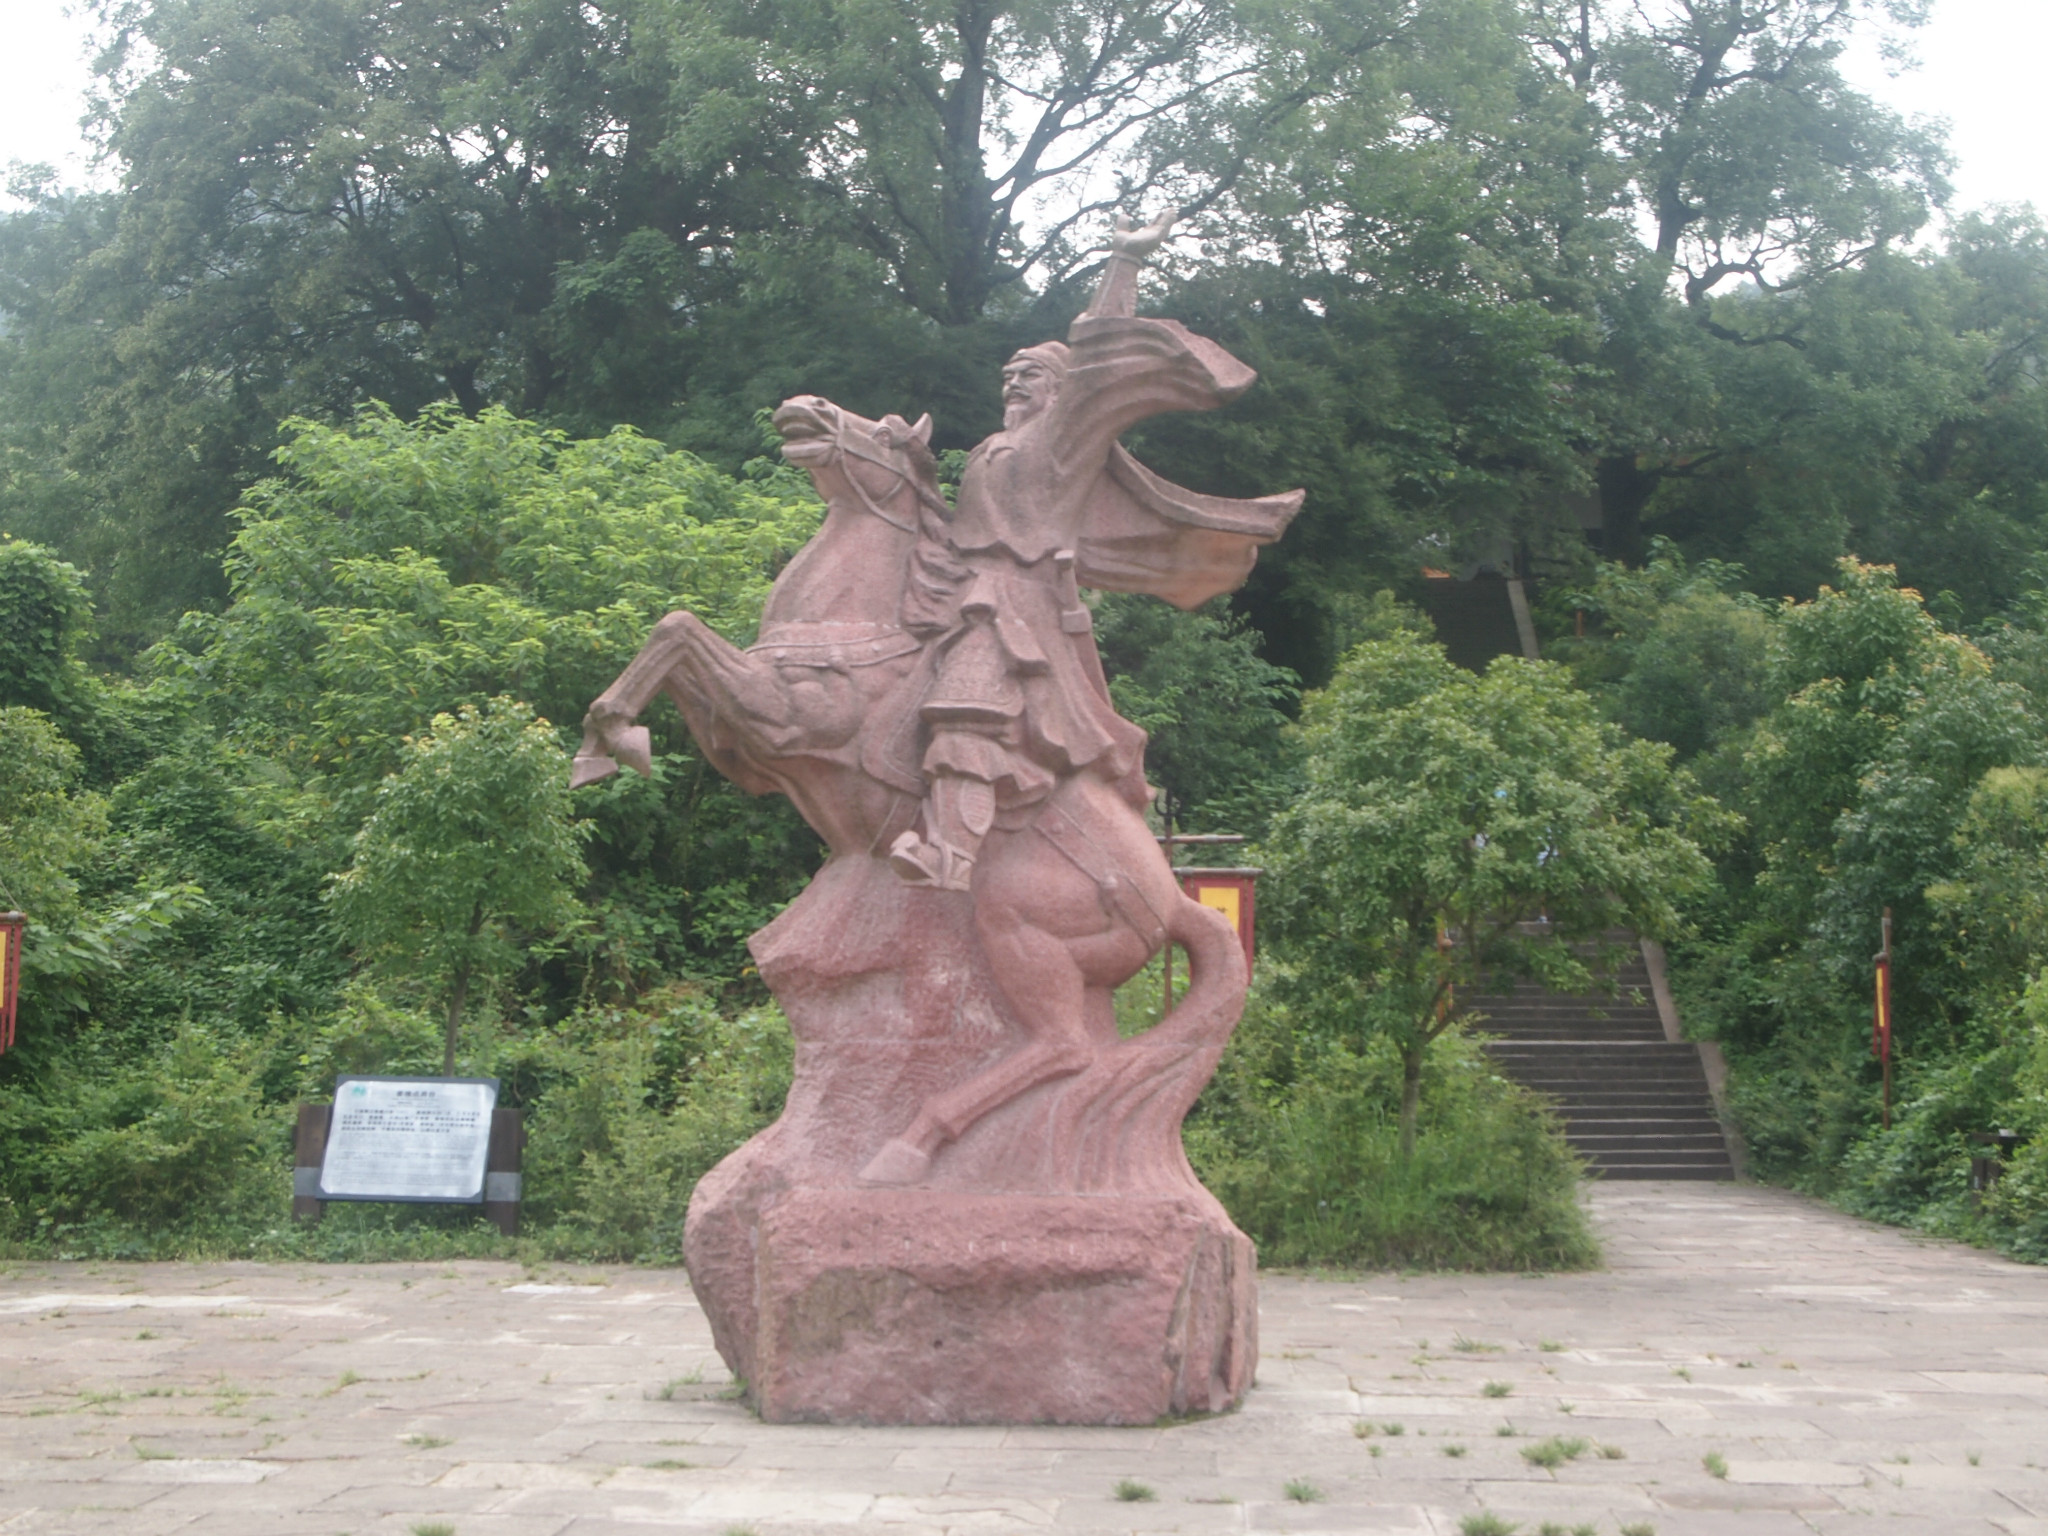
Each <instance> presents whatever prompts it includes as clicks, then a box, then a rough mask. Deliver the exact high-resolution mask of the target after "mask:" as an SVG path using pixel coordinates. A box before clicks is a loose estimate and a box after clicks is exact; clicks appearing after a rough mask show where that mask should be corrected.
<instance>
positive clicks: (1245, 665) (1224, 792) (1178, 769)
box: [1095, 593, 1299, 836]
mask: <svg viewBox="0 0 2048 1536" xmlns="http://www.w3.org/2000/svg"><path fill="white" fill-rule="evenodd" d="M1095 636H1096V642H1097V644H1098V645H1099V646H1100V647H1101V650H1102V663H1103V667H1104V669H1105V670H1106V671H1107V672H1108V673H1109V677H1110V683H1109V687H1110V693H1111V695H1112V696H1113V697H1114V698H1115V700H1116V705H1117V709H1118V710H1119V711H1120V712H1121V713H1122V714H1123V716H1124V717H1125V718H1126V719H1128V720H1130V721H1131V722H1133V723H1134V724H1136V725H1139V726H1141V727H1143V728H1144V730H1145V731H1146V732H1147V733H1148V735H1149V736H1150V738H1151V739H1150V740H1149V741H1148V742H1147V743H1146V745H1145V773H1146V777H1147V778H1149V779H1150V780H1151V781H1152V782H1153V783H1154V784H1156V785H1157V786H1158V788H1159V800H1158V802H1157V806H1158V810H1159V814H1160V816H1161V817H1162V818H1163V819H1164V820H1165V822H1166V825H1167V827H1168V830H1173V829H1175V828H1178V829H1179V830H1181V831H1184V832H1249V833H1250V834H1251V835H1253V836H1256V835H1257V834H1258V832H1259V831H1260V830H1261V829H1262V828H1263V826H1264V824H1265V822H1266V820H1267V818H1268V817H1270V816H1271V815H1272V814H1273V812H1274V811H1275V810H1276V809H1278V807H1279V806H1280V805H1281V804H1282V803H1283V802H1284V801H1285V799H1286V797H1287V794H1288V792H1289V790H1290V789H1291V788H1292V786H1293V780H1294V773H1293V768H1294V764H1293V759H1292V754H1291V752H1290V749H1289V744H1288V742H1287V739H1286V738H1285V736H1284V734H1283V732H1284V728H1285V727H1286V725H1287V723H1288V716H1287V711H1288V709H1289V707H1290V706H1291V705H1293V703H1294V702H1295V700H1296V698H1297V697H1298V696H1299V690H1298V688H1297V686H1296V680H1295V677H1294V675H1293V674H1292V673H1291V672H1288V671H1286V670H1285V669H1284V668H1280V667H1275V666H1273V665H1271V664H1270V663H1268V662H1266V661H1264V660H1262V659H1261V658H1260V656H1259V654H1258V650H1257V644H1258V636H1257V634H1256V633H1254V632H1253V631H1252V630H1250V629H1249V628H1248V627H1247V626H1246V625H1245V623H1244V621H1243V620H1242V619H1239V618H1236V617H1234V616H1233V615H1231V613H1230V612H1229V610H1228V609H1227V608H1225V607H1223V605H1222V604H1220V603H1218V604H1214V605H1211V606H1209V607H1204V608H1201V609H1198V610H1197V611H1196V612H1194V613H1181V612H1179V611H1178V610H1176V609H1173V608H1170V607H1168V606H1167V605H1166V604H1164V603H1161V602H1155V601H1152V600H1150V599H1147V598H1134V597H1129V596H1125V595H1121V594H1117V593H1107V594H1105V595H1104V596H1103V598H1102V600H1101V601H1100V602H1099V603H1098V604H1097V605H1096V609H1095Z"/></svg>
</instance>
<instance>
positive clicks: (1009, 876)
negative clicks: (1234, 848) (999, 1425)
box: [574, 396, 1244, 1184]
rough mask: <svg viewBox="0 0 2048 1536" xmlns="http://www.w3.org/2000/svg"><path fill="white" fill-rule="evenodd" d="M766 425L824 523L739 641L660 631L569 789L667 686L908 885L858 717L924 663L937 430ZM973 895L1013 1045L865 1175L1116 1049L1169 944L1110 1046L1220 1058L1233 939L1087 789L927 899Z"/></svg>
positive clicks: (591, 777) (917, 1164)
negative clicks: (1179, 972) (906, 624)
mask: <svg viewBox="0 0 2048 1536" xmlns="http://www.w3.org/2000/svg"><path fill="white" fill-rule="evenodd" d="M774 420H775V424H776V426H777V428H778V429H779V430H780V431H781V432H782V434H783V439H784V445H783V453H784V455H785V456H786V457H787V458H788V459H789V460H790V461H791V462H792V463H795V464H798V465H801V466H802V467H804V468H805V469H807V470H808V471H809V472H810V474H811V477H812V482H813V484H814V485H815V486H816V487H817V489H818V491H819V494H820V495H821V496H823V497H824V499H825V502H826V508H827V510H826V515H825V520H824V524H823V526H822V527H821V528H820V529H819V531H818V533H817V535H816V536H815V537H814V538H813V539H812V540H811V541H810V542H809V543H808V544H806V545H805V546H804V548H803V550H802V551H800V552H799V553H798V555H797V556H796V558H795V559H794V560H792V561H791V562H790V564H789V566H788V567H787V568H786V569H785V570H784V571H783V572H782V574H781V576H780V577H779V578H778V579H777V581H776V583H775V585H774V588H773V591H772V592H771V594H770V596H769V599H768V602H767V605H766V606H765V608H764V610H763V614H762V623H761V631H760V638H759V639H758V640H757V641H756V643H755V644H754V645H753V646H751V647H750V648H748V649H746V650H740V649H738V648H737V647H735V646H733V645H731V644H730V643H729V642H727V641H726V640H724V639H723V638H722V637H720V636H719V635H718V634H717V633H715V632H714V631H713V630H711V629H710V628H709V627H708V626H706V625H705V624H704V623H703V622H702V621H701V620H700V619H698V618H697V617H696V616H695V615H694V614H690V613H687V612H677V613H672V614H670V615H669V616H668V617H667V618H665V619H663V620H662V621H661V622H660V623H659V624H658V625H656V627H655V630H654V634H653V636H652V637H651V638H650V639H649V640H648V642H647V644H646V645H645V646H644V647H643V648H642V650H641V652H640V654H639V655H638V656H636V657H635V658H634V660H633V661H632V663H631V664H630V665H629V666H628V667H627V668H626V670H625V671H624V672H623V673H622V674H620V676H619V678H618V679H617V680H616V681H615V682H614V683H613V684H612V686H611V687H610V688H608V689H607V690H606V691H605V692H604V694H603V695H601V696H600V697H599V698H598V700H597V701H596V702H595V703H594V704H592V706H591V708H590V712H589V714H588V716H587V717H586V720H585V738H584V745H583V749H582V750H581V751H580V752H579V754H578V756H577V761H576V771H575V778H574V782H575V783H576V784H578V785H581V784H586V783H590V782H593V781H595V780H597V779H599V778H603V777H605V776H607V775H608V774H610V773H613V772H616V771H617V768H618V766H619V764H621V763H624V764H626V765H629V766H632V767H634V768H636V769H638V770H639V771H641V772H643V773H644V772H647V771H648V768H649V763H648V759H647V751H648V746H647V742H648V737H647V732H646V728H645V727H642V726H637V725H635V724H634V723H633V722H634V721H635V720H636V719H637V717H638V716H639V714H640V713H641V711H642V710H644V709H645V708H646V707H647V706H648V705H649V704H650V703H651V702H652V701H653V699H654V698H655V696H656V695H657V694H666V695H667V696H668V697H669V698H670V699H672V700H673V701H674V702H675V703H676V705H677V706H678V707H679V708H680V710H681V711H682V714H683V717H684V719H685V720H686V722H687V723H688V725H689V727H690V730H691V733H692V735H693V736H694V737H695V738H696V740H697V742H698V744H699V746H700V747H701V748H702V750H703V751H704V753H705V755H706V757H707V758H708V759H709V760H710V761H711V762H712V763H713V764H714V765H715V766H716V767H718V768H719V770H720V771H721V772H723V773H725V774H726V775H727V776H728V777H729V778H731V779H732V780H733V781H734V782H735V783H737V784H739V785H740V786H741V787H742V788H745V789H747V790H749V791H751V792H754V793H766V792H770V791H774V792H780V793H783V794H786V795H788V796H789V797H790V799H791V800H792V801H793V802H794V803H795V804H796V806H797V807H798V809H799V810H800V811H801V812H802V813H803V815H804V817H805V819H806V820H808V821H809V822H810V823H811V825H812V826H813V827H814V828H816V829H817V831H818V832H819V834H820V835H821V836H822V837H823V838H824V839H825V842H826V845H827V847H828V848H829V849H830V850H831V861H830V863H829V864H828V870H829V869H830V868H831V866H832V865H834V864H844V863H847V862H858V863H859V864H861V865H864V866H866V867H865V868H863V869H862V870H861V871H860V875H861V878H862V880H863V882H864V883H865V884H867V885H869V886H875V885H879V886H880V887H882V888H883V890H884V891H887V890H888V889H889V888H890V887H893V886H895V885H897V884H898V883H899V882H898V880H897V877H896V875H895V874H894V873H893V872H891V871H890V870H889V868H888V866H887V865H886V864H885V863H884V862H883V861H882V858H881V855H882V854H883V853H885V852H886V850H887V848H888V845H889V843H890V841H891V840H892V839H893V838H894V837H895V836H896V835H897V834H899V833H900V832H901V831H902V830H903V829H904V828H906V827H908V826H909V825H910V823H911V821H912V819H913V818H914V816H915V814H916V812H917V808H918V799H917V796H916V795H914V794H913V793H909V792H907V791H906V790H905V788H903V787H901V786H900V785H895V784H890V783H887V782H884V781H883V780H881V779H879V778H877V777H875V776H874V775H873V774H872V773H871V772H870V771H869V770H868V769H867V768H866V767H864V766H863V752H862V746H863V742H862V726H863V723H864V722H866V721H868V720H870V719H872V718H874V717H875V715H876V713H877V711H878V710H880V709H881V708H882V707H883V705H884V704H885V702H886V701H887V699H888V698H889V696H890V695H891V694H892V693H897V692H899V691H900V690H902V689H903V688H904V687H905V686H906V684H907V683H909V682H912V681H914V674H915V672H916V670H917V667H918V664H919V661H920V653H921V651H922V650H923V642H921V641H920V640H919V639H918V638H917V637H916V636H914V635H912V634H911V633H910V632H909V631H907V630H906V629H904V628H903V627H902V625H901V623H900V622H899V621H898V618H897V615H898V612H899V610H900V606H901V602H902V594H903V585H904V579H905V573H906V572H907V570H908V569H909V567H910V563H911V557H912V554H913V552H914V550H915V549H916V548H917V546H918V545H919V543H920V542H921V541H930V540H933V539H935V538H941V537H943V528H944V520H945V517H946V516H947V514H948V512H949V510H950V509H948V508H947V507H946V504H945V502H944V500H943V498H942V497H941V496H940V493H939V490H938V484H937V479H936V475H935V473H934V465H933V462H932V458H931V454H930V451H929V449H928V448H927V446H926V442H927V438H928V434H929V431H930V421H929V418H926V419H925V420H922V421H920V422H919V423H917V424H916V425H915V426H912V425H910V424H908V423H906V422H904V421H903V420H902V418H900V417H896V416H890V417H885V418H884V419H883V420H881V421H879V422H875V421H869V420H867V419H866V418H864V417H860V416H857V415H855V414H853V413H852V412H850V411H847V410H845V409H843V408H841V407H838V406H835V405H833V404H832V403H831V402H829V401H826V400H822V399H819V398H817V397H815V396H798V397H796V398H794V399H792V400H789V401H786V402H785V403H784V404H783V406H782V407H781V408H780V409H779V410H778V411H777V412H776V413H775V417H774ZM822 878H823V877H822V875H821V879H822ZM970 897H971V903H972V915H973V923H972V926H973V931H974V933H975V936H976V938H977V939H978V941H979V945H980V948H981V951H982V955H983V958H984V960H985V963H986V965H987V967H988V970H989V972H990V976H991V979H992V981H993V982H994V986H995V991H996V993H997V995H998V997H999V999H1000V1002H1001V1005H1002V1008H1003V1011H1004V1012H1006V1013H1007V1014H1008V1016H1009V1017H1010V1019H1011V1020H1012V1021H1013V1022H1014V1023H1015V1024H1016V1025H1017V1026H1018V1028H1019V1031H1020V1032H1021V1035H1022V1037H1023V1043H1022V1044H1021V1045H1020V1046H1019V1047H1018V1048H1016V1049H1014V1050H1012V1051H1009V1052H1006V1053H1005V1054H1003V1055H1002V1056H1001V1058H1000V1059H998V1060H996V1061H994V1062H993V1063H991V1064H988V1065H986V1066H982V1067H980V1068H979V1069H978V1070H975V1071H972V1072H970V1073H969V1074H967V1075H966V1076H965V1077H964V1078H963V1079H962V1080H960V1081H957V1082H953V1083H950V1084H948V1085H947V1086H945V1087H944V1088H942V1089H940V1090H938V1091H936V1092H934V1093H932V1094H930V1095H929V1096H928V1097H926V1098H925V1099H924V1101H923V1102H922V1103H920V1104H919V1105H918V1106H917V1107H916V1109H915V1111H914V1112H913V1113H912V1114H911V1115H910V1116H909V1117H908V1123H907V1124H905V1125H903V1126H902V1128H901V1129H900V1130H899V1131H898V1132H897V1134H895V1135H894V1136H892V1137H890V1138H889V1139H888V1141H887V1142H886V1143H885V1144H884V1145H883V1146H881V1147H880V1148H879V1149H877V1150H876V1151H875V1153H874V1155H873V1156H872V1157H871V1158H869V1159H868V1160H867V1162H866V1163H865V1165H864V1166H863V1167H862V1168H861V1178H862V1179H863V1180H864V1181H866V1182H871V1183H881V1184H902V1183H910V1182H913V1181H916V1180H918V1179H919V1178H921V1177H923V1176H924V1174H925V1173H926V1171H927V1169H928V1167H929V1164H930V1162H931V1159H932V1157H933V1156H934V1155H935V1154H936V1153H937V1152H938V1151H939V1149H940V1148H941V1147H943V1146H944V1145H945V1144H946V1143H948V1142H951V1141H954V1140H956V1139H958V1138H959V1137H961V1136H962V1135H963V1134H965V1133H966V1132H967V1131H968V1130H969V1128H970V1127H972V1126H973V1125H974V1124H975V1123H976V1122H977V1121H979V1120H981V1119H982V1118H983V1117H985V1116H986V1115H988V1114H989V1113H990V1112H992V1111H993V1110H995V1109H997V1108H1000V1107H1001V1106H1003V1105H1005V1104H1007V1103H1010V1102H1011V1101H1013V1100H1015V1099H1016V1098H1017V1097H1018V1096H1019V1095H1021V1094H1023V1093H1025V1092H1027V1091H1028V1090H1030V1089H1032V1088H1035V1087H1038V1086H1040V1085H1041V1084H1044V1083H1047V1082H1049V1081H1051V1080H1053V1079H1056V1078H1063V1077H1070V1076H1074V1075H1076V1074H1080V1073H1082V1072H1083V1071H1084V1070H1086V1069H1088V1068H1090V1067H1091V1066H1095V1065H1097V1064H1098V1063H1100V1062H1102V1061H1103V1059H1104V1058H1105V1057H1106V1056H1110V1055H1114V1054H1116V1051H1117V1047H1118V1045H1119V1042H1118V1039H1117V1032H1116V1026H1115V1019H1114V1014H1113V1012H1112V1010H1111V1006H1110V995H1111V994H1112V993H1113V992H1114V991H1115V989H1116V988H1117V987H1118V986H1120V985H1122V984H1123V983H1124V982H1125V981H1127V980H1129V979H1130V978H1131V977H1132V976H1133V975H1135V974H1136V973H1137V972H1138V971H1139V970H1140V969H1141V968H1142V967H1143V966H1144V965H1145V963H1146V961H1147V960H1149V959H1150V958H1151V957H1152V956H1153V955H1154V954H1156V953H1157V952H1158V951H1159V949H1160V948H1161V947H1162V946H1163V945H1164V944H1166V943H1168V942H1173V943H1178V944H1181V945H1183V946H1184V947H1185V948H1186V949H1187V951H1188V955H1189V961H1190V970H1191V975H1192V981H1191V985H1190V987H1189V990H1188V992H1187V994H1186V995H1185V996H1184V997H1183V999H1182V1000H1181V1001H1180V1003H1179V1005H1178V1007H1177V1008H1176V1009H1175V1010H1174V1011H1173V1013H1172V1014H1170V1015H1169V1017H1168V1018H1167V1019H1166V1020H1163V1021H1162V1023H1161V1024H1160V1025H1159V1026H1158V1028H1156V1029H1155V1030H1153V1031H1151V1032H1149V1034H1148V1036H1147V1037H1146V1040H1147V1044H1148V1046H1149V1049H1148V1050H1147V1051H1146V1052H1145V1053H1144V1054H1142V1055H1140V1054H1136V1053H1134V1052H1130V1051H1126V1052H1124V1053H1123V1058H1124V1060H1123V1064H1124V1066H1125V1067H1126V1069H1128V1067H1129V1066H1131V1065H1133V1064H1137V1063H1141V1062H1145V1061H1148V1060H1149V1061H1151V1062H1152V1063H1153V1064H1155V1065H1156V1062H1157V1060H1158V1057H1159V1051H1160V1048H1161V1047H1165V1046H1169V1045H1173V1046H1178V1047H1180V1048H1181V1049H1183V1050H1187V1049H1193V1050H1196V1051H1198V1052H1200V1053H1201V1054H1203V1055H1205V1056H1213V1053H1214V1052H1215V1051H1217V1050H1220V1048H1221V1046H1222V1044H1223V1041H1224V1040H1225V1039H1226V1038H1227V1037H1228V1035H1229V1032H1230V1030H1231V1028H1232V1027H1233V1026H1234V1025H1235V1023H1236V1018H1237V1012H1238V1009H1239V1007H1241V1003H1242V995H1243V984H1244V979H1243V958H1242V951H1241V949H1240V946H1239V944H1238V941H1237V938H1236V935H1235V934H1234V932H1233V931H1232V929H1231V927H1230V925H1229V923H1228V921H1227V920H1225V919H1224V918H1223V917H1222V916H1221V915H1220V914H1218V913H1216V912H1214V911H1211V910H1210V909H1208V908H1206V907H1203V906H1201V905H1199V904H1197V903H1196V902H1193V901H1191V900H1189V899H1188V898H1187V897H1186V896H1185V895H1184V894H1183V893H1182V892H1181V890H1180V889H1179V886H1178V884H1177V882H1176V881H1175V880H1174V878H1173V876H1172V874H1171V872H1170V871H1169V869H1168V867H1167V865H1166V863H1165V861H1164V859H1162V858H1161V857H1160V854H1159V850H1158V846H1157V843H1156V840H1155V839H1154V838H1153V836H1152V834H1151V832H1150V830H1149V829H1148V828H1147V826H1146V824H1145V821H1144V818H1143V816H1142V814H1141V813H1140V812H1139V810H1138V809H1137V808H1136V807H1135V806H1134V805H1132V804H1131V803H1130V801H1129V799H1128V798H1126V796H1124V795H1123V794H1120V793H1119V792H1118V790H1117V789H1116V788H1115V787H1114V786H1112V785H1111V784H1109V783H1107V782H1105V781H1103V780H1101V779H1099V778H1095V777H1091V776H1077V777H1075V778H1072V779H1070V780H1068V781H1066V782H1064V783H1062V784H1061V785H1060V786H1059V787H1058V789H1056V790H1055V792H1054V793H1053V794H1052V795H1051V796H1050V797H1049V798H1048V800H1047V801H1046V803H1045V804H1044V805H1043V806H1042V807H1039V808H1037V810H1036V813H1035V814H1034V815H1033V816H1032V817H1031V818H1030V820H1028V821H1027V822H1025V823H1023V824H1021V825H1014V826H1008V827H998V828H995V829H993V830H992V834H991V837H990V841H989V844H988V846H987V849H986V851H985V854H984V857H983V858H982V860H981V863H980V867H979V869H978V871H977V876H976V880H975V885H974V888H973V890H972V891H971V892H969V893H967V894H966V896H959V895H953V894H951V893H948V894H947V895H946V896H944V897H943V898H940V899H944V900H947V901H951V902H956V903H957V902H962V901H965V900H967V899H968V898H970ZM794 914H795V909H792V915H794ZM1211 1065H1213V1062H1211ZM1124 1075H1128V1072H1127V1071H1126V1074H1124ZM1201 1076H1202V1077H1203V1078H1206V1076H1207V1070H1206V1069H1204V1070H1202V1072H1201ZM1199 1086H1200V1085H1199V1083H1196V1084H1195V1087H1196V1088H1197V1089H1199ZM1190 1097H1191V1096H1190ZM1180 1108H1181V1109H1182V1110H1183V1111H1184V1109H1185V1105H1182V1106H1180ZM1172 1118H1173V1120H1174V1123H1175V1125H1176V1126H1177V1124H1178V1114H1175V1115H1173V1117H1172Z"/></svg>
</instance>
